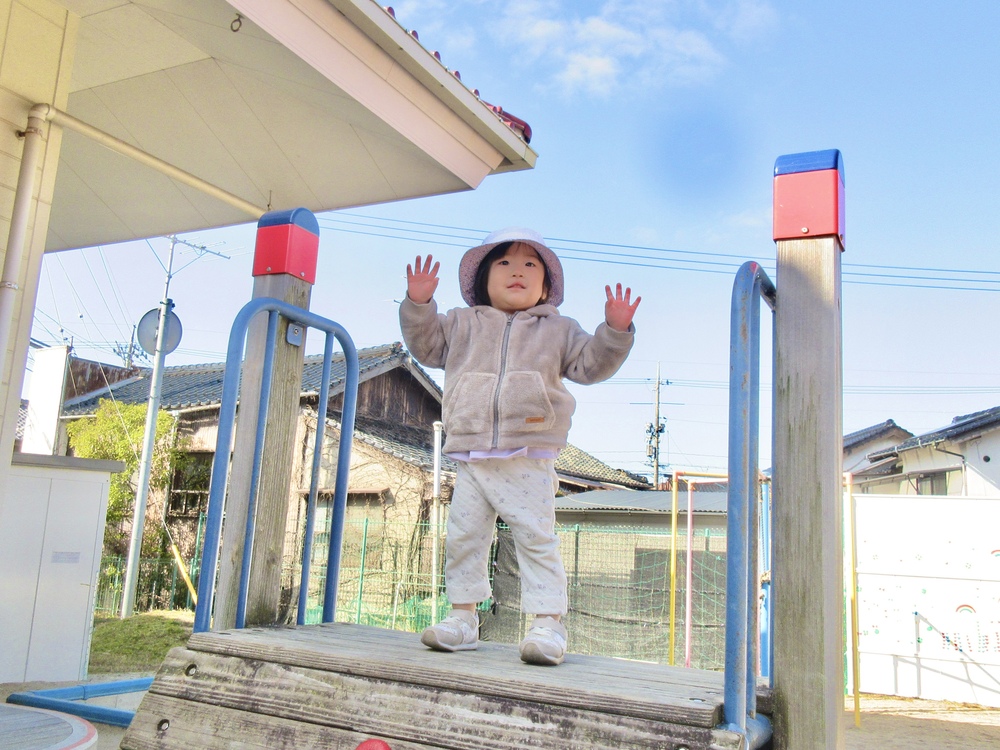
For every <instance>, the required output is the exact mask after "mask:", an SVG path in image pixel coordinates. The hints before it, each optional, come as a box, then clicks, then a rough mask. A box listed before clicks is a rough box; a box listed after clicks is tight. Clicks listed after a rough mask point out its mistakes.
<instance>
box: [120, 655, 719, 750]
mask: <svg viewBox="0 0 1000 750" xmlns="http://www.w3.org/2000/svg"><path fill="white" fill-rule="evenodd" d="M478 679H480V675H477V674H466V675H464V677H463V679H462V680H461V681H460V682H457V683H455V684H453V685H451V687H450V689H440V688H432V687H426V686H422V685H413V684H409V683H404V682H394V681H390V680H384V679H374V678H361V677H356V676H351V675H344V674H338V673H334V672H328V671H324V670H320V669H310V668H306V667H289V666H287V665H283V664H273V663H262V662H260V661H256V660H252V659H242V658H237V657H231V656H219V655H216V654H209V653H204V652H195V651H190V650H186V649H174V650H173V651H172V652H171V653H170V655H169V656H168V658H167V660H166V661H165V662H164V665H163V667H162V668H161V670H160V672H159V674H158V675H157V679H156V684H155V685H154V688H153V690H151V694H152V695H156V696H167V697H172V698H178V699H182V700H183V703H179V704H177V706H176V708H177V711H176V712H175V713H174V714H165V715H164V716H163V717H162V718H166V719H167V720H168V721H170V722H171V724H172V725H173V724H174V723H175V722H176V721H181V722H186V721H187V719H186V718H185V714H186V712H187V708H186V706H187V705H189V704H190V705H194V706H199V707H200V706H205V705H216V706H220V707H223V708H225V709H232V710H237V711H242V712H250V713H255V714H261V715H267V716H273V717H278V718H281V719H291V720H294V721H297V722H302V723H304V724H307V725H310V726H312V725H325V726H331V727H337V728H341V729H346V730H351V731H354V732H358V733H360V734H367V735H372V736H379V737H382V738H384V739H387V740H388V739H390V738H391V739H392V740H404V741H407V742H414V743H417V744H418V745H419V746H429V747H448V748H454V749H455V750H505V749H506V748H511V747H538V748H557V747H558V748H571V749H572V748H579V749H580V750H584V749H586V748H620V749H621V750H664V749H665V748H681V747H687V748H709V747H711V746H712V745H713V744H717V743H718V742H719V741H721V740H724V739H726V738H727V737H728V738H729V739H733V738H734V737H735V736H730V735H729V733H720V732H717V731H715V730H713V729H711V728H706V727H690V726H684V725H680V724H673V723H669V722H662V721H651V720H647V719H636V718H633V717H630V716H624V715H621V714H616V713H608V712H601V711H591V710H585V709H572V708H566V707H563V706H558V705H551V704H550V703H549V699H550V698H551V697H552V692H553V691H552V690H551V689H548V690H543V689H537V690H535V691H534V695H532V696H531V697H530V698H526V697H524V696H508V697H497V696H485V695H481V694H478V693H476V692H472V691H470V690H468V689H467V687H468V686H469V685H470V683H475V682H476V681H477V680H478ZM146 711H147V709H146V708H145V707H141V708H140V713H146ZM226 731H227V733H229V734H230V739H231V740H234V739H237V738H235V737H232V730H230V729H227V730H226ZM730 744H731V743H730Z"/></svg>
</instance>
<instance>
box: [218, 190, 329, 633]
mask: <svg viewBox="0 0 1000 750" xmlns="http://www.w3.org/2000/svg"><path fill="white" fill-rule="evenodd" d="M318 252H319V224H318V223H317V222H316V217H315V216H313V214H312V213H311V212H310V211H308V210H306V209H304V208H297V209H294V210H292V211H276V212H272V213H267V214H264V216H262V217H261V219H260V221H259V222H258V224H257V245H256V248H255V251H254V265H253V275H254V287H253V298H254V299H257V298H259V297H274V298H276V299H279V300H282V301H284V302H288V303H289V304H292V305H295V306H296V307H301V308H304V309H309V300H310V296H311V292H312V285H313V283H314V282H315V280H316V259H317V256H318ZM288 327H289V321H288V320H286V319H285V318H282V319H281V321H280V323H279V325H278V335H277V340H276V349H275V353H274V365H273V370H272V372H273V379H272V382H271V393H270V404H269V408H268V413H267V424H266V426H265V437H264V440H265V442H264V449H263V453H262V456H263V458H262V460H261V467H260V475H259V479H258V486H257V499H256V506H255V514H254V515H255V518H256V524H255V526H256V530H255V533H254V537H253V548H252V556H251V563H250V566H251V567H250V570H251V575H250V579H249V589H248V592H247V606H246V619H245V623H244V624H245V625H246V626H248V627H249V626H253V625H273V624H275V623H276V621H277V618H278V607H279V597H280V593H281V566H282V557H283V553H284V548H285V522H286V518H287V515H288V498H289V487H290V485H291V471H292V455H293V450H294V447H295V426H296V420H297V417H298V414H299V398H300V395H301V393H302V365H303V353H304V350H305V335H304V331H303V332H302V335H301V336H300V343H299V344H298V345H294V344H291V343H289V342H288V337H287V333H288ZM266 338H267V315H265V314H261V315H259V316H257V317H256V318H255V319H254V321H253V322H252V323H251V324H250V327H249V331H248V333H247V344H246V355H245V358H244V362H243V384H242V387H241V389H240V406H239V412H238V414H237V424H236V436H235V438H234V441H233V443H234V445H233V459H232V467H231V469H230V480H229V492H228V495H227V498H226V516H225V522H224V526H223V535H222V555H221V556H220V560H219V582H218V588H217V594H216V598H215V613H214V615H215V616H214V619H213V623H212V629H213V630H225V629H228V628H232V627H235V626H236V624H237V622H236V612H237V603H238V597H239V588H240V571H241V567H242V560H243V550H244V546H245V541H246V540H245V537H246V523H247V515H248V511H249V507H250V477H251V470H252V466H253V457H254V444H255V442H256V438H257V424H258V414H257V411H258V405H259V400H260V388H261V380H262V375H263V365H264V354H265V351H264V350H265V344H266ZM320 418H321V419H322V415H321V416H320ZM321 424H322V423H321Z"/></svg>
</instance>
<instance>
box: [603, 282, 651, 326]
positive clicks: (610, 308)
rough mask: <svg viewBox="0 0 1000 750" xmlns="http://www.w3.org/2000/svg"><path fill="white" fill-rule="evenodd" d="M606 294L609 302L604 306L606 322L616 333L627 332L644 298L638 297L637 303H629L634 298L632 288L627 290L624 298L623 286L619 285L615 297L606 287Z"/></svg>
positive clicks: (609, 288) (608, 287)
mask: <svg viewBox="0 0 1000 750" xmlns="http://www.w3.org/2000/svg"><path fill="white" fill-rule="evenodd" d="M604 292H605V293H606V294H607V295H608V301H607V302H606V303H605V304H604V320H605V321H607V324H608V325H609V326H611V327H612V328H614V329H615V330H616V331H627V330H628V328H629V326H630V325H632V316H634V315H635V308H637V307H638V306H639V303H640V302H641V301H642V297H636V298H635V302H631V303H630V302H629V298H630V297H631V296H632V289H631V287H626V288H625V296H624V297H623V296H622V285H621V284H618V285H617V287H616V288H615V293H614V295H612V294H611V287H610V286H605V287H604Z"/></svg>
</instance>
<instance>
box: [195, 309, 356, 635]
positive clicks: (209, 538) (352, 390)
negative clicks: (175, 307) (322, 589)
mask: <svg viewBox="0 0 1000 750" xmlns="http://www.w3.org/2000/svg"><path fill="white" fill-rule="evenodd" d="M265 311H266V312H267V313H268V314H269V320H268V333H267V343H266V347H265V369H264V375H263V378H264V381H263V383H262V387H261V397H260V409H261V411H260V412H259V414H258V419H257V438H256V444H255V450H254V464H253V470H252V474H251V488H250V502H251V507H250V511H249V512H248V514H247V529H248V532H247V538H246V542H245V544H244V554H243V561H242V568H241V574H240V594H239V600H238V602H237V622H236V626H237V627H243V624H244V620H243V615H244V613H245V610H246V596H247V588H248V582H249V559H250V554H251V548H252V544H251V540H252V538H253V515H254V513H253V503H254V498H255V495H256V483H257V477H258V474H259V467H260V461H261V445H262V443H263V432H264V426H265V424H266V421H267V420H266V411H267V407H268V402H269V391H270V388H268V387H265V386H266V385H267V384H268V382H269V381H270V362H271V361H272V359H273V355H272V352H273V350H274V346H275V339H276V334H277V316H278V315H283V316H284V317H286V318H288V319H289V320H291V321H293V322H295V323H299V324H301V325H303V326H305V327H308V328H315V329H317V330H320V331H324V332H325V333H326V334H327V342H326V347H325V354H324V363H323V381H322V385H321V389H320V391H321V392H320V402H319V403H320V408H321V412H320V414H319V420H320V423H322V420H323V418H324V417H325V408H326V407H325V404H326V402H327V400H328V399H329V389H330V366H329V362H330V359H331V357H332V356H333V345H332V341H331V339H330V337H331V336H333V337H335V338H336V339H337V341H338V342H339V343H340V346H341V349H343V352H344V360H345V364H346V370H347V372H346V376H345V382H344V410H343V418H342V420H341V432H340V442H339V446H338V455H337V478H336V483H335V486H334V508H333V514H334V516H333V521H334V527H333V528H331V532H330V554H329V558H328V566H329V567H328V568H327V576H326V600H325V601H324V604H323V622H332V621H333V616H332V614H331V615H330V616H329V617H327V610H328V608H330V611H331V612H335V611H336V610H335V606H336V585H337V573H338V569H339V563H340V545H341V542H342V538H343V513H344V509H345V508H346V505H347V479H348V473H349V469H350V460H351V438H352V436H353V434H354V418H355V414H356V411H357V392H358V380H359V371H360V368H359V365H358V352H357V348H356V347H355V346H354V342H353V341H352V340H351V337H350V335H348V333H347V331H346V330H345V329H344V328H343V326H341V325H340V324H338V323H335V322H333V321H332V320H328V319H326V318H323V317H321V316H319V315H316V314H315V313H312V312H310V311H309V310H304V309H302V308H299V307H295V306H294V305H290V304H289V303H287V302H283V301H282V300H279V299H274V298H272V297H259V298H257V299H254V300H251V301H250V302H248V303H247V304H246V305H244V306H243V308H242V309H241V310H240V311H239V313H237V315H236V318H235V320H234V322H233V328H232V330H231V332H230V334H229V347H228V350H227V354H226V371H225V375H224V377H223V383H222V403H221V406H220V409H219V432H218V436H217V438H216V448H215V458H214V460H213V462H212V478H211V482H210V484H209V499H208V513H207V519H206V522H205V537H204V545H203V548H202V563H201V573H200V576H199V579H198V605H197V607H196V609H195V618H194V632H196V633H200V632H204V631H206V630H208V629H209V628H210V627H211V619H212V605H213V600H214V593H215V577H216V572H217V569H218V562H219V554H220V549H219V545H220V541H221V538H222V518H223V513H224V508H225V499H226V489H227V487H228V484H229V459H230V454H231V452H232V449H233V432H234V424H235V421H236V405H237V402H238V400H239V390H240V375H241V371H242V361H243V352H244V348H245V340H246V334H247V330H248V328H249V326H250V321H251V320H252V319H253V318H254V317H255V316H256V315H257V314H258V313H261V312H265ZM316 432H317V436H316V447H315V449H314V450H315V453H314V458H313V473H312V478H313V481H312V487H311V488H310V492H309V508H310V512H311V511H312V510H314V509H315V501H316V486H315V485H316V481H317V477H318V473H319V472H318V465H317V460H318V459H317V458H316V456H318V455H319V453H320V450H321V447H322V430H320V429H319V427H318V426H317V431H316ZM307 527H308V528H311V527H312V520H311V517H310V518H308V519H307ZM307 538H308V537H307ZM335 548H336V549H335ZM303 551H304V552H306V551H311V546H310V547H308V548H304V550H303ZM303 575H304V576H308V558H307V559H304V560H303ZM331 591H332V594H331ZM306 594H307V587H306V586H305V585H303V586H302V587H301V588H300V591H299V613H298V616H299V620H300V624H302V621H303V620H304V603H303V600H304V597H305V596H306Z"/></svg>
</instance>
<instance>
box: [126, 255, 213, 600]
mask: <svg viewBox="0 0 1000 750" xmlns="http://www.w3.org/2000/svg"><path fill="white" fill-rule="evenodd" d="M169 240H170V254H169V256H168V258H167V265H166V266H164V267H163V270H164V271H165V272H166V279H165V280H164V283H163V299H162V300H161V301H160V314H159V321H158V324H157V328H156V340H155V345H154V351H153V352H152V354H153V371H152V373H151V374H150V383H149V401H148V402H147V404H146V425H145V428H144V432H143V443H142V455H141V456H140V458H139V479H138V487H137V491H136V497H135V509H134V511H133V513H132V536H131V540H130V544H129V553H128V561H127V563H126V566H125V583H124V586H123V589H122V608H121V617H122V619H125V618H126V617H131V616H132V613H133V612H134V611H135V585H136V581H137V579H138V577H139V561H140V558H141V552H142V532H143V529H144V527H145V525H146V503H147V500H148V499H149V479H150V475H151V474H152V467H153V448H154V447H155V445H156V421H157V417H158V415H159V411H160V386H161V384H162V382H163V363H164V360H165V359H166V356H167V354H168V353H169V352H168V348H167V342H166V338H167V336H166V334H167V324H168V320H169V318H170V316H171V314H172V312H173V309H174V302H173V300H172V299H170V280H171V279H172V278H173V277H174V270H173V268H174V250H175V249H176V248H177V245H187V246H188V247H190V248H192V249H194V250H195V251H196V252H197V253H198V257H201V255H203V254H204V253H211V254H212V255H218V256H220V257H222V258H227V256H225V255H223V254H222V253H217V252H215V251H213V250H209V249H208V248H207V247H204V246H202V245H195V244H193V243H190V242H186V241H184V240H181V239H179V238H177V237H176V236H173V235H171V236H170V237H169ZM193 262H194V261H191V262H190V263H188V264H186V265H184V266H182V267H181V268H179V269H178V270H177V273H180V271H183V270H184V269H185V268H187V267H188V266H189V265H191V263H193ZM160 265H161V266H162V265H163V264H162V263H161V264H160ZM174 318H175V319H176V316H174ZM178 340H179V332H178ZM174 347H176V343H174ZM130 349H131V347H130ZM169 351H173V348H170V349H169Z"/></svg>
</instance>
